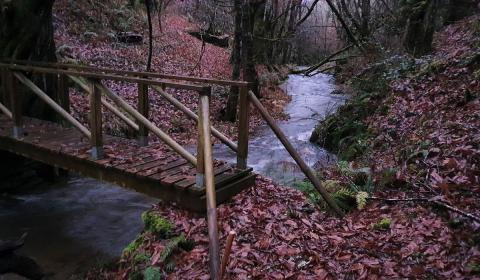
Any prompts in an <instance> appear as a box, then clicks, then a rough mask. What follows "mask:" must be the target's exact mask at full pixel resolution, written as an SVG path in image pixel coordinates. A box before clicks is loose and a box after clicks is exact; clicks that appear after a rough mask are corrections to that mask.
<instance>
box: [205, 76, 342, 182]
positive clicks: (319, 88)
mask: <svg viewBox="0 0 480 280" xmlns="http://www.w3.org/2000/svg"><path fill="white" fill-rule="evenodd" d="M283 89H284V90H285V91H286V92H287V93H288V94H289V95H290V96H291V97H292V101H291V102H290V103H289V104H288V105H287V107H286V108H285V111H286V113H287V114H288V115H289V117H290V118H289V119H288V120H287V121H283V122H280V123H279V125H280V128H281V129H282V130H283V132H284V133H285V134H286V136H287V137H288V139H289V140H290V142H291V143H292V145H293V146H294V147H295V148H296V149H297V151H299V153H300V155H301V156H302V158H303V159H304V160H305V161H306V163H307V164H309V165H310V166H313V165H315V164H317V165H324V164H328V163H330V162H331V161H333V160H335V156H334V155H332V154H330V153H328V152H327V151H326V150H324V149H322V148H321V147H319V146H317V145H314V144H312V143H310V142H309V138H310V135H311V133H312V130H313V128H314V127H315V125H316V124H317V123H318V121H319V120H322V119H323V118H324V117H325V116H327V115H329V114H332V113H333V112H335V110H336V109H337V108H338V106H340V105H341V104H343V103H344V102H345V96H343V95H336V94H332V92H333V90H334V84H333V78H332V76H331V75H326V74H318V75H316V76H313V77H305V76H303V75H290V76H289V78H288V80H287V81H286V82H285V83H284V84H283ZM251 138H252V139H250V141H249V146H248V165H249V166H251V167H253V169H254V170H255V171H256V172H258V173H260V174H262V175H265V176H267V177H270V178H273V179H274V180H275V181H276V182H279V183H282V184H285V185H292V184H293V183H294V182H295V181H298V180H302V179H303V178H304V176H303V173H302V172H301V171H300V169H299V168H298V166H297V165H296V164H295V162H294V160H293V159H292V158H291V157H290V155H289V154H288V152H287V151H286V150H285V148H284V147H283V145H282V144H281V143H280V141H279V140H278V139H277V138H276V136H275V135H274V134H273V132H272V130H271V129H270V128H269V127H268V126H267V125H264V126H262V127H261V128H260V129H259V131H258V133H257V134H256V135H255V136H254V137H251ZM214 157H215V158H216V159H222V160H226V161H229V162H235V161H236V156H235V154H234V153H233V152H232V151H231V150H230V149H228V148H227V147H225V146H219V147H215V149H214Z"/></svg>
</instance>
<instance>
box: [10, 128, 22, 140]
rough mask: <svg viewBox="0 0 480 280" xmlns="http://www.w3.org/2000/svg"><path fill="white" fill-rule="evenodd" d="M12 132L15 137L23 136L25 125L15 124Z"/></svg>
mask: <svg viewBox="0 0 480 280" xmlns="http://www.w3.org/2000/svg"><path fill="white" fill-rule="evenodd" d="M12 134H13V137H15V138H21V137H22V135H23V127H21V126H14V127H13V132H12Z"/></svg>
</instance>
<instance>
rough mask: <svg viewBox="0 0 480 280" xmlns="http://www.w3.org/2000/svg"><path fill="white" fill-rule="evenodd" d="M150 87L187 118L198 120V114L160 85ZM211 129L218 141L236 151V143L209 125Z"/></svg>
mask: <svg viewBox="0 0 480 280" xmlns="http://www.w3.org/2000/svg"><path fill="white" fill-rule="evenodd" d="M152 88H153V89H154V90H155V91H157V92H158V93H159V94H160V95H161V96H162V97H163V98H165V99H166V100H167V101H168V102H170V104H172V105H173V106H175V107H176V108H177V109H179V110H180V111H182V112H183V113H185V115H187V116H188V117H189V118H191V119H192V120H195V121H197V122H198V116H197V114H195V113H194V112H192V111H191V110H190V109H189V108H188V107H187V106H185V105H183V104H182V102H180V101H178V99H176V98H175V97H173V96H172V95H170V94H168V93H166V92H165V91H164V90H163V89H162V88H161V87H158V86H152ZM210 129H211V131H212V134H213V136H215V137H216V138H218V139H219V140H220V141H222V142H223V143H224V144H225V145H227V146H228V147H229V148H230V149H232V150H233V151H234V152H237V150H238V147H237V144H235V143H234V142H233V141H232V140H230V139H228V137H227V136H225V135H224V134H222V133H221V132H220V131H218V130H217V129H215V128H214V127H213V126H211V128H210Z"/></svg>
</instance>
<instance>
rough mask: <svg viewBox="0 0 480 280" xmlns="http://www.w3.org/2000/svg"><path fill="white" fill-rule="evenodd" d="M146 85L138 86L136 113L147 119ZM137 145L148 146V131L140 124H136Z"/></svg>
mask: <svg viewBox="0 0 480 280" xmlns="http://www.w3.org/2000/svg"><path fill="white" fill-rule="evenodd" d="M149 103H150V102H149V98H148V85H146V84H142V83H139V84H138V111H139V112H140V114H142V116H144V117H145V118H146V119H148V111H149V106H150V104H149ZM138 128H139V129H138V145H140V146H147V145H148V129H147V127H145V126H144V125H143V124H142V123H138Z"/></svg>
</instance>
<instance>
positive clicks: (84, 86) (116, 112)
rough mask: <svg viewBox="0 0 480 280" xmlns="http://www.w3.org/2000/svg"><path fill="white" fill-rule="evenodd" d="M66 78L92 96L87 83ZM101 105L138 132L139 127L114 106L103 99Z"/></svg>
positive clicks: (72, 77) (77, 79)
mask: <svg viewBox="0 0 480 280" xmlns="http://www.w3.org/2000/svg"><path fill="white" fill-rule="evenodd" d="M68 77H69V78H70V79H71V80H72V81H73V82H75V83H76V84H77V85H79V86H80V87H81V88H82V89H83V90H84V91H85V92H87V93H88V94H92V92H91V88H90V87H88V85H87V82H86V81H85V80H83V79H82V78H79V77H75V76H71V75H68ZM102 105H103V106H104V107H105V108H107V110H109V111H110V112H112V113H113V114H114V115H116V116H117V117H119V118H120V119H121V120H123V121H124V122H125V123H126V124H127V125H128V126H130V127H131V128H133V129H134V130H135V131H138V129H139V127H138V125H137V124H136V123H135V122H134V121H132V120H131V119H130V118H129V117H127V116H125V115H124V114H123V113H122V112H120V110H118V109H117V108H116V107H115V106H113V105H112V104H110V103H109V102H108V101H107V100H106V99H105V98H103V97H102Z"/></svg>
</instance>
